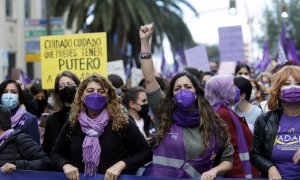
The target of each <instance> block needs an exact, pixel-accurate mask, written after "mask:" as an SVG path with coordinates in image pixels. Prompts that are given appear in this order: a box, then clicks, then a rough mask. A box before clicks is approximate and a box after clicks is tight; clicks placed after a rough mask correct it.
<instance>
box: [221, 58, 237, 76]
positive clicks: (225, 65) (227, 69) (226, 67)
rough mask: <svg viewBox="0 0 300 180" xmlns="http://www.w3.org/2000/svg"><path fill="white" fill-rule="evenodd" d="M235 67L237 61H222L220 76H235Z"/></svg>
mask: <svg viewBox="0 0 300 180" xmlns="http://www.w3.org/2000/svg"><path fill="white" fill-rule="evenodd" d="M235 66H236V62H235V61H225V62H224V61H221V62H220V68H219V71H218V74H234V71H235Z"/></svg>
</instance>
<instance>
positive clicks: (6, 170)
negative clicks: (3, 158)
mask: <svg viewBox="0 0 300 180" xmlns="http://www.w3.org/2000/svg"><path fill="white" fill-rule="evenodd" d="M1 170H2V172H3V173H4V174H8V173H11V172H13V171H15V170H16V165H14V164H11V163H5V164H4V165H3V166H2V167H1Z"/></svg>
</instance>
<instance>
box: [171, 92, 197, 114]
mask: <svg viewBox="0 0 300 180" xmlns="http://www.w3.org/2000/svg"><path fill="white" fill-rule="evenodd" d="M195 100H196V96H195V93H194V92H193V91H190V90H187V89H182V90H181V91H179V92H178V93H176V94H175V101H176V105H177V106H178V107H179V108H181V109H188V108H191V107H192V105H193V104H194V102H195Z"/></svg>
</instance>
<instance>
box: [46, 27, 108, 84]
mask: <svg viewBox="0 0 300 180" xmlns="http://www.w3.org/2000/svg"><path fill="white" fill-rule="evenodd" d="M40 47H41V65H42V87H43V89H53V88H54V81H55V77H56V76H57V75H58V74H59V73H61V72H63V71H65V70H68V71H71V72H73V73H75V74H76V75H77V76H78V78H79V79H80V80H83V79H85V78H86V77H87V76H89V75H91V74H94V73H97V74H101V75H102V76H105V77H107V38H106V33H89V34H74V35H59V36H43V37H41V45H40Z"/></svg>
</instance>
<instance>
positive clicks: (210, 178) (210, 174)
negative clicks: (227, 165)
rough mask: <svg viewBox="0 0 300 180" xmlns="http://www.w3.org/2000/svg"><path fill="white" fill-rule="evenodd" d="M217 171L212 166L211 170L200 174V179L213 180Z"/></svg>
mask: <svg viewBox="0 0 300 180" xmlns="http://www.w3.org/2000/svg"><path fill="white" fill-rule="evenodd" d="M217 173H218V172H217V170H216V169H214V168H212V169H211V170H209V171H206V172H205V173H203V174H201V177H200V180H214V179H215V178H216V176H217Z"/></svg>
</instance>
